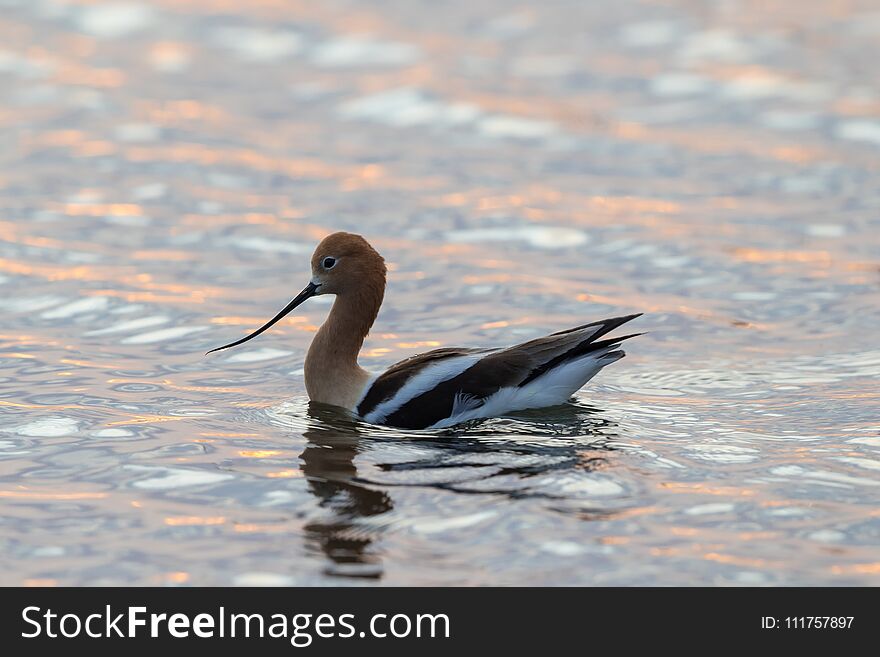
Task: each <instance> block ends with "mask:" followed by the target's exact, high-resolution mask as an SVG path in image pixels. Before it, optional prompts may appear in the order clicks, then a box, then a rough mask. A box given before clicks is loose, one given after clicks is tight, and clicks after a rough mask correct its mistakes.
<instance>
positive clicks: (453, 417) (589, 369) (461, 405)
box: [428, 346, 623, 429]
mask: <svg viewBox="0 0 880 657" xmlns="http://www.w3.org/2000/svg"><path fill="white" fill-rule="evenodd" d="M621 358H623V352H622V351H620V347H619V346H612V347H608V349H605V350H603V351H600V352H598V353H592V354H587V355H586V356H583V357H582V358H577V359H575V360H571V361H568V362H566V363H563V364H562V365H560V366H559V367H554V368H553V369H552V370H550V371H549V372H547V373H545V374H542V375H541V376H539V377H538V378H537V379H535V380H534V381H531V382H529V383H527V384H526V385H524V386H522V387H521V388H520V387H510V388H501V389H500V390H499V391H498V392H496V393H494V394H492V395H490V396H489V397H487V398H486V399H485V400H478V399H474V398H473V397H472V396H471V395H462V394H461V393H459V394H458V395H456V397H455V403H454V404H453V406H452V413H451V414H450V416H449V417H447V418H443V419H442V420H440V421H439V422H436V423H434V424H432V425H431V426H430V427H428V428H429V429H443V428H445V427H451V426H453V425H455V424H459V423H461V422H467V421H468V420H475V419H477V418H486V417H499V416H501V415H505V414H506V413H512V412H513V411H524V410H526V409H528V408H543V407H545V406H556V405H558V404H564V403H565V402H566V401H568V399H569V397H571V396H572V395H573V394H574V393H575V392H577V391H578V390H580V388H581V387H583V385H584V384H585V383H586V382H587V381H589V380H590V379H592V378H593V377H594V376H596V374H597V373H598V372H599V370H601V369H602V368H603V367H605V366H606V365H610V364H611V363H613V362H615V361H617V360H620V359H621ZM460 400H461V401H460ZM480 401H482V402H483V403H480ZM474 403H476V404H477V405H473V404H474Z"/></svg>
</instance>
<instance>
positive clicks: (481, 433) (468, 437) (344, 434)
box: [300, 403, 617, 579]
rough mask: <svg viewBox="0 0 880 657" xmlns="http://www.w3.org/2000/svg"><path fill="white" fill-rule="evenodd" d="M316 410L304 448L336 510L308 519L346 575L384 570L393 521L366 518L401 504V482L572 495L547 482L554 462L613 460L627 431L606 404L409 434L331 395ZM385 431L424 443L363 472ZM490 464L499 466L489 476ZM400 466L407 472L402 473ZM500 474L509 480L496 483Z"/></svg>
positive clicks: (334, 567)
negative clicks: (465, 473) (381, 544)
mask: <svg viewBox="0 0 880 657" xmlns="http://www.w3.org/2000/svg"><path fill="white" fill-rule="evenodd" d="M307 416H308V426H307V428H306V429H305V430H304V431H303V435H304V437H305V438H306V440H307V441H308V443H307V446H306V448H305V450H304V451H303V453H302V454H301V455H300V462H301V468H302V471H303V474H304V475H305V478H306V480H307V481H308V486H309V489H310V490H311V491H312V493H314V494H315V496H316V497H317V498H318V502H319V505H320V507H321V508H322V509H325V510H328V511H329V512H330V514H331V515H330V516H329V517H327V518H324V519H321V520H313V521H311V522H309V523H308V524H307V525H306V526H305V531H306V542H307V546H308V547H309V549H311V550H315V551H318V550H320V551H321V552H323V553H324V554H325V555H326V557H327V558H328V559H329V565H328V567H327V568H326V569H325V573H326V574H328V575H336V576H342V577H365V578H376V579H378V578H380V577H382V574H383V568H382V561H381V551H380V550H378V549H377V548H376V546H375V541H376V540H377V539H378V538H379V534H380V533H381V531H382V527H383V526H384V525H385V524H388V523H382V522H369V521H366V522H365V519H369V518H376V517H377V516H380V515H382V514H384V513H386V512H388V511H391V510H392V509H393V508H394V503H393V501H392V499H391V497H390V495H389V494H388V492H387V491H388V490H390V489H391V488H392V487H400V486H405V487H409V486H420V487H435V488H443V489H447V490H457V491H460V492H469V493H475V494H495V495H499V494H500V495H505V496H509V497H512V498H514V497H515V498H521V497H523V496H532V497H545V498H550V499H553V500H556V501H562V500H560V498H559V495H558V493H555V492H552V491H547V490H545V489H544V486H543V485H542V482H543V481H544V480H543V478H542V476H543V475H549V474H550V472H551V471H561V472H563V473H564V472H565V471H567V470H568V471H572V470H577V471H591V470H594V469H597V468H602V467H606V466H607V465H608V457H609V455H610V454H611V453H612V452H613V451H614V449H615V448H614V447H613V440H614V439H616V438H617V436H616V427H615V425H614V423H612V422H610V421H608V420H607V419H604V418H603V417H602V416H601V412H599V411H597V410H596V409H592V408H589V407H586V406H584V405H582V404H568V405H564V406H558V407H553V408H549V409H541V410H540V411H530V412H527V413H520V414H517V416H511V417H507V418H499V419H493V420H489V421H480V422H475V423H472V424H470V425H466V426H461V427H456V428H453V429H448V430H445V431H442V432H437V431H432V432H425V433H413V434H407V435H403V434H401V435H396V434H395V432H394V431H392V430H389V429H388V428H386V427H373V426H371V425H368V424H365V423H363V422H361V421H358V420H354V419H352V418H351V417H350V416H348V415H346V414H345V413H342V412H341V411H339V410H338V409H335V408H334V407H329V406H325V405H322V404H315V403H310V404H309V407H308V411H307ZM382 439H385V440H389V441H394V442H398V441H403V442H407V443H409V442H411V441H417V442H418V444H419V446H420V447H422V448H424V449H422V450H420V455H419V456H417V457H415V458H414V459H413V460H407V461H406V462H396V463H388V464H383V463H374V464H373V465H375V466H376V467H375V468H373V469H372V470H373V472H377V471H378V472H382V473H384V474H386V475H388V476H389V477H390V478H389V479H384V480H383V481H381V482H379V481H370V480H369V477H367V476H364V475H362V474H359V473H358V469H357V466H356V465H355V457H356V456H358V454H360V453H364V454H366V453H367V452H368V451H370V450H371V445H373V444H375V441H376V440H382ZM425 450H427V452H428V454H427V455H426V454H425ZM371 456H373V455H371ZM367 458H370V456H368V457H367ZM468 468H473V469H474V473H475V477H476V479H475V478H468V477H461V471H462V469H468ZM444 469H445V470H446V471H449V472H450V473H451V472H452V471H456V472H457V476H456V477H454V478H452V479H450V480H449V481H443V477H442V476H441V477H438V476H437V473H438V472H443V471H444ZM487 469H488V470H491V471H492V472H491V474H488V473H487V474H485V475H483V474H482V473H485V472H486V471H487ZM478 472H479V473H480V474H477V473H478ZM419 473H421V474H423V475H424V480H423V481H420V480H419V479H420V477H419V476H418V475H419ZM395 474H399V475H405V476H404V477H403V479H402V480H399V481H394V480H395ZM484 476H485V479H483V477H484ZM511 476H513V477H514V478H515V479H516V481H518V482H519V483H518V484H517V485H511V483H510V481H511ZM493 477H497V478H498V481H503V482H504V485H503V486H501V487H497V488H496V487H494V486H493ZM480 479H483V480H482V481H480V486H479V487H478V488H474V487H471V485H472V484H473V483H474V482H475V481H479V480H480ZM533 482H534V483H533ZM563 498H564V495H563ZM609 513H613V511H611V510H608V511H605V512H601V513H598V512H596V511H595V510H589V511H588V510H587V509H580V510H579V511H578V515H579V517H582V518H584V519H596V518H600V517H606V516H607V515H608V514H609Z"/></svg>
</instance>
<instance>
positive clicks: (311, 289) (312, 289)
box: [205, 283, 319, 356]
mask: <svg viewBox="0 0 880 657" xmlns="http://www.w3.org/2000/svg"><path fill="white" fill-rule="evenodd" d="M318 287H319V286H318V285H315V284H314V283H309V284H308V285H306V287H305V289H304V290H303V291H302V292H300V293H299V294H297V295H296V298H294V300H293V301H291V302H290V303H289V304H287V305H286V306H285V307H284V310H282V311H281V312H280V313H278V314H277V315H275V317H273V318H272V319H270V320H269V321H268V322H266V323H265V324H263V325H262V326H261V327H260V328H258V329H257V330H256V331H254V332H253V333H251V334H250V335H246V336H245V337H243V338H242V339H241V340H236V341H235V342H230V343H229V344H225V345H223V346H222V347H217V348H216V349H211V351H208V352H206V353H205V355H206V356H207V355H208V354H210V353H213V352H215V351H220V350H221V349H229V347H236V346H238V345H240V344H241V343H242V342H247V341H248V340H250V339H251V338H255V337H257V336H258V335H259V334H260V333H262V332H263V331H266V330H268V329H270V328H271V327H272V326H274V325H275V324H276V323H277V322H278V321H279V320H280V319H282V318H283V317H284V316H285V315H286V314H287V313H289V312H290V311H291V310H293V309H294V308H296V307H297V306H298V305H299V304H301V303H302V302H303V301H305V300H306V299H308V298H309V297H313V296H315V293H316V291H317V289H318Z"/></svg>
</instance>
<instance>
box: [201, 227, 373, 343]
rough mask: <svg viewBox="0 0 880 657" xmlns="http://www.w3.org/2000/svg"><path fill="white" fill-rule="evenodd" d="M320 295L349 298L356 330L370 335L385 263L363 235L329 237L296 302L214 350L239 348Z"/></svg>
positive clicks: (314, 261) (317, 254) (335, 235)
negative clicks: (254, 329) (307, 301)
mask: <svg viewBox="0 0 880 657" xmlns="http://www.w3.org/2000/svg"><path fill="white" fill-rule="evenodd" d="M318 294H335V295H337V296H340V297H344V298H346V299H349V300H348V301H347V302H346V304H347V305H349V306H351V307H353V308H356V309H357V310H356V312H355V315H354V317H353V320H354V321H353V322H352V325H353V330H354V331H356V332H357V331H360V333H361V336H363V335H366V332H367V331H368V330H369V328H370V326H371V325H372V323H373V320H374V319H375V318H376V313H377V312H378V310H379V306H380V305H381V304H382V297H383V296H384V295H385V260H384V259H383V258H382V256H380V255H379V254H378V253H377V252H376V250H375V249H374V248H373V247H372V246H370V244H369V242H367V240H365V239H364V238H363V237H361V236H360V235H355V234H353V233H333V234H332V235H328V236H327V237H325V238H324V239H323V240H321V243H320V244H318V248H316V249H315V252H314V254H312V280H311V282H309V284H308V285H306V287H305V289H304V290H303V291H302V292H300V293H299V294H298V295H296V297H295V298H294V299H293V301H291V302H290V303H289V304H287V306H285V307H284V309H282V311H281V312H280V313H278V314H277V315H275V317H273V318H272V319H270V320H269V321H268V322H266V323H265V324H263V326H261V327H260V328H258V329H257V330H256V331H254V332H253V333H251V334H250V335H248V336H245V337H243V338H241V339H240V340H236V341H235V342H230V343H229V344H227V345H223V346H222V347H217V348H216V349H211V351H220V350H221V349H228V348H229V347H235V346H236V345H240V344H241V343H242V342H247V341H248V340H250V339H251V338H255V337H257V336H258V335H259V334H260V333H262V332H263V331H266V330H268V329H269V328H270V327H272V326H274V325H275V323H276V322H278V321H279V320H280V319H281V318H282V317H284V316H285V315H287V314H288V313H289V312H290V311H291V310H293V309H294V308H296V307H297V306H298V305H300V304H301V303H302V302H303V301H305V300H306V299H308V298H310V297H313V296H316V295H318ZM362 339H363V337H361V340H362ZM211 351H209V352H208V353H209V354H210V353H211Z"/></svg>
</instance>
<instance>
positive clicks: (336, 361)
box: [305, 281, 385, 410]
mask: <svg viewBox="0 0 880 657" xmlns="http://www.w3.org/2000/svg"><path fill="white" fill-rule="evenodd" d="M384 292H385V286H384V281H383V285H381V286H374V287H365V288H364V289H362V290H359V291H357V292H345V293H342V294H338V295H337V296H336V300H335V301H334V302H333V308H332V309H331V310H330V314H329V315H328V316H327V320H326V321H325V322H324V324H323V325H322V326H321V328H319V329H318V332H317V333H316V334H315V338H314V340H312V344H311V346H310V347H309V352H308V354H307V355H306V362H305V381H306V390H307V391H308V393H309V399H311V400H312V401H315V402H320V403H324V404H333V405H334V406H341V407H343V408H347V409H349V410H353V409H354V406H355V404H357V401H358V399H360V397H361V395H362V394H363V390H364V387H365V386H366V385H367V381H368V379H369V376H370V375H369V374H368V373H367V372H366V371H365V370H364V369H363V368H361V367H360V366H359V365H358V362H357V358H358V353H359V352H360V350H361V347H362V346H363V344H364V339H365V338H366V337H367V334H368V333H369V332H370V328H371V327H372V326H373V322H374V321H375V320H376V315H378V313H379V307H380V306H381V305H382V298H383V296H384Z"/></svg>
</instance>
